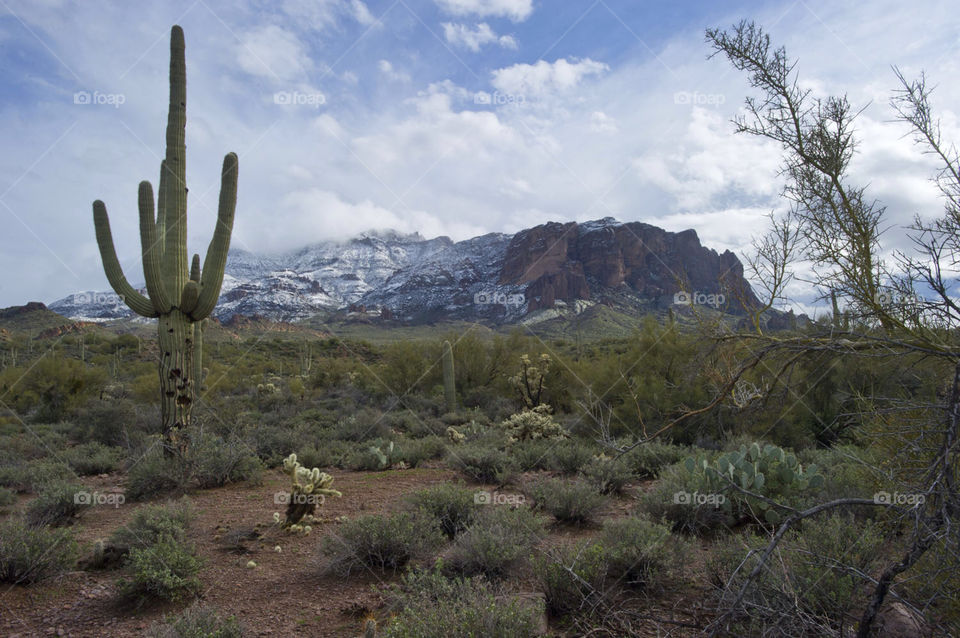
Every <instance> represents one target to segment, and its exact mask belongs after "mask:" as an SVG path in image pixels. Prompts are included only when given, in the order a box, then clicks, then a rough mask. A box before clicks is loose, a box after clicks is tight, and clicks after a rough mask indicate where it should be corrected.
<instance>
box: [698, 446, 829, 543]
mask: <svg viewBox="0 0 960 638" xmlns="http://www.w3.org/2000/svg"><path fill="white" fill-rule="evenodd" d="M684 468H685V469H686V470H687V471H688V472H690V473H691V474H694V475H696V476H698V477H699V478H700V479H701V481H702V483H703V484H704V490H705V491H707V490H709V491H711V492H713V493H717V494H721V493H722V494H725V495H726V499H725V501H724V502H723V503H722V504H721V507H723V508H724V510H726V511H728V512H729V513H730V514H731V515H734V517H735V518H736V517H737V516H738V515H746V516H748V517H752V518H759V516H760V515H762V517H763V520H765V521H766V522H767V523H770V524H773V525H776V524H777V523H779V522H780V520H781V516H780V514H779V512H777V511H776V509H774V508H773V507H771V506H770V505H769V504H768V503H766V502H764V501H762V500H760V499H757V498H751V497H748V496H746V495H744V494H743V493H742V492H739V491H737V490H734V489H732V488H731V487H730V483H731V482H732V483H734V484H736V485H738V486H739V487H741V488H743V489H744V490H749V491H751V492H754V493H756V494H760V495H762V496H765V497H767V498H769V499H771V500H774V501H778V500H782V499H783V498H784V497H791V496H794V495H796V494H798V493H802V492H806V491H815V490H818V489H820V488H821V487H823V484H824V478H823V474H822V473H821V472H820V468H818V467H817V466H816V465H815V464H811V465H809V466H808V467H806V468H804V467H803V466H802V465H801V464H800V463H799V462H798V461H797V457H796V456H795V455H794V454H792V453H789V452H786V451H784V450H783V448H779V447H777V446H775V445H770V444H766V445H764V446H763V447H761V446H760V444H759V443H757V442H754V443H752V444H750V445H749V446H747V445H741V446H740V449H739V450H736V451H734V452H728V453H726V454H723V455H721V456H719V457H718V458H717V459H716V461H714V462H713V463H711V462H710V461H708V460H707V459H706V458H704V457H696V458H695V457H689V458H687V459H686V460H685V461H684Z"/></svg>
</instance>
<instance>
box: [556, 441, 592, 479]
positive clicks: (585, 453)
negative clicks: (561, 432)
mask: <svg viewBox="0 0 960 638" xmlns="http://www.w3.org/2000/svg"><path fill="white" fill-rule="evenodd" d="M592 460H593V450H592V449H591V448H590V447H589V446H587V445H586V444H584V443H583V442H582V441H578V440H575V439H572V440H569V441H562V442H560V443H558V444H557V445H556V446H554V448H553V450H552V451H551V452H550V469H551V470H556V471H557V472H560V473H562V474H569V475H573V474H576V473H577V472H579V471H580V470H581V469H582V468H583V467H584V466H585V465H586V464H587V463H589V462H590V461H592Z"/></svg>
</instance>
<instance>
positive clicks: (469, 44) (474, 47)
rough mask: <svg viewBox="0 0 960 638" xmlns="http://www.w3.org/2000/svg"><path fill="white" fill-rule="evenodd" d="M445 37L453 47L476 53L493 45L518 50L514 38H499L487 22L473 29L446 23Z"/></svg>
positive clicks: (444, 24)
mask: <svg viewBox="0 0 960 638" xmlns="http://www.w3.org/2000/svg"><path fill="white" fill-rule="evenodd" d="M443 36H444V37H445V38H446V39H447V42H449V43H450V44H452V45H453V46H455V47H460V48H463V49H469V50H470V51H473V52H474V53H477V52H479V51H480V49H481V47H483V46H484V45H487V44H491V43H493V44H498V45H500V46H501V47H503V48H505V49H516V48H517V41H516V40H515V39H514V38H513V36H510V35H501V36H498V35H497V34H496V33H494V31H493V29H491V28H490V25H488V24H487V23H486V22H481V23H480V24H478V25H477V26H475V27H474V28H472V29H471V28H470V27H468V26H467V25H465V24H458V23H457V24H454V23H451V22H444V23H443Z"/></svg>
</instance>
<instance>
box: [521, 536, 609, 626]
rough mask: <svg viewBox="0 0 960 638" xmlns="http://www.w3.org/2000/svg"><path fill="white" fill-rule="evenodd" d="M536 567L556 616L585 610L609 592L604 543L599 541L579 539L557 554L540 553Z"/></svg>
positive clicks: (551, 609)
mask: <svg viewBox="0 0 960 638" xmlns="http://www.w3.org/2000/svg"><path fill="white" fill-rule="evenodd" d="M533 571H534V574H535V575H536V577H537V580H538V581H539V583H540V588H541V589H542V590H543V593H544V595H545V596H546V599H547V612H548V613H549V614H550V615H551V616H553V617H562V616H566V615H567V614H570V613H573V612H577V611H580V610H584V609H586V608H588V607H590V606H591V605H592V604H593V603H595V602H598V601H599V600H600V599H602V598H603V596H604V594H606V593H607V592H606V591H605V590H604V589H603V583H604V580H605V578H606V566H605V564H604V555H603V547H601V546H600V545H599V544H596V543H589V542H580V543H578V544H576V545H574V546H572V547H566V548H564V549H562V550H560V552H559V555H558V556H540V557H538V558H537V559H535V560H534V563H533Z"/></svg>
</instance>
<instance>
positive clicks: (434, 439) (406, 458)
mask: <svg viewBox="0 0 960 638" xmlns="http://www.w3.org/2000/svg"><path fill="white" fill-rule="evenodd" d="M446 452H447V442H446V441H445V440H444V439H443V438H442V437H439V436H434V435H430V436H426V437H423V438H422V439H415V440H411V439H408V440H405V441H403V442H401V443H400V450H399V457H400V460H401V461H403V462H404V463H406V464H407V466H409V467H417V466H418V465H420V464H421V463H423V462H424V461H429V460H431V459H439V458H442V457H443V455H444V454H446Z"/></svg>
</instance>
